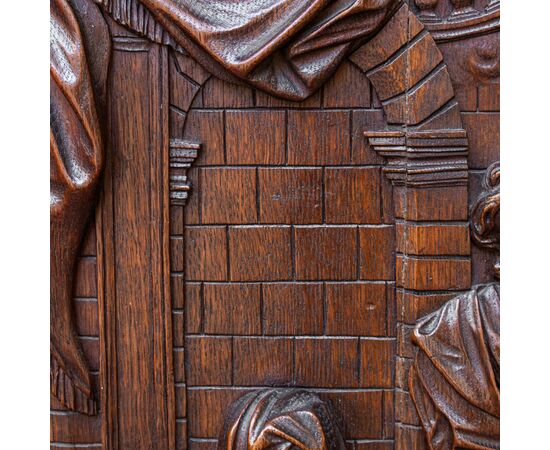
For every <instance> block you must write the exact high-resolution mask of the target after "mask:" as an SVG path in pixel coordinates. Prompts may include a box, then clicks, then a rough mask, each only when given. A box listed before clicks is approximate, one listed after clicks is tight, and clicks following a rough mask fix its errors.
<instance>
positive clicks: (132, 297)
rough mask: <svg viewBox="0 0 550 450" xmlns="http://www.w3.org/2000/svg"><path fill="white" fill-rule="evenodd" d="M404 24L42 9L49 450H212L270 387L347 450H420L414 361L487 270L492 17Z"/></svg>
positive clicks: (116, 1)
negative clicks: (321, 420) (48, 31)
mask: <svg viewBox="0 0 550 450" xmlns="http://www.w3.org/2000/svg"><path fill="white" fill-rule="evenodd" d="M94 3H97V5H98V6H96V5H95V4H94ZM176 3H177V4H176ZM411 3H413V4H412V5H411V9H409V7H408V6H407V5H403V4H401V2H399V1H389V0H382V1H371V0H369V1H367V2H353V1H352V2H346V1H340V0H338V1H336V2H334V3H332V4H331V5H330V6H327V5H325V2H322V1H318V2H317V1H316V2H301V1H299V0H296V1H294V2H271V1H269V2H268V1H265V2H263V3H262V2H250V4H247V5H243V6H242V7H239V8H238V9H236V10H235V9H231V8H232V7H231V6H229V5H231V4H232V2H225V1H217V2H213V3H209V7H205V5H203V4H202V3H201V2H187V1H184V2H173V1H171V0H142V1H138V0H111V1H107V0H98V1H95V2H94V1H90V0H56V2H52V17H54V21H53V23H54V31H56V32H57V35H56V34H55V33H54V36H58V38H57V41H58V42H57V43H56V41H55V40H54V44H55V45H57V46H58V47H57V49H56V47H55V46H54V49H53V50H52V52H53V53H52V55H53V57H52V61H53V63H52V77H53V78H52V79H53V80H55V79H56V78H55V73H56V70H57V71H58V72H59V73H62V74H63V76H62V77H61V78H59V79H58V81H57V85H58V86H61V92H63V95H57V96H56V92H57V91H56V90H53V91H52V92H53V94H52V105H53V106H52V136H53V138H54V140H53V143H54V144H52V145H53V146H52V155H53V156H52V201H53V203H52V226H51V228H52V236H61V237H62V238H61V239H57V240H56V239H53V238H52V281H53V283H52V293H51V302H52V318H53V319H54V320H53V321H52V352H53V353H52V355H53V359H52V393H53V394H54V395H56V396H57V398H55V397H53V398H52V448H56V449H57V448H64V447H66V446H67V445H71V444H75V445H81V446H94V447H100V446H101V447H103V448H106V449H116V448H118V449H125V448H159V449H167V448H171V449H172V448H173V449H176V448H177V449H181V448H188V447H191V448H193V447H197V448H199V447H200V448H201V449H202V448H210V449H213V448H214V447H216V446H217V445H222V444H223V439H222V440H220V437H221V436H223V433H222V434H220V433H221V432H222V429H223V423H224V420H225V419H226V418H227V417H228V411H229V410H230V406H231V404H232V403H233V402H234V401H235V400H237V399H238V398H242V397H243V396H246V395H247V394H249V397H246V398H252V397H253V396H254V394H253V393H254V392H256V391H260V392H265V391H262V389H264V388H266V387H272V386H276V387H278V388H283V389H282V390H276V392H280V393H279V394H273V395H275V397H280V398H283V397H284V402H283V401H280V402H279V403H278V404H279V405H280V406H279V407H278V408H279V410H280V411H283V410H284V406H283V404H284V403H285V402H287V401H290V403H291V404H293V402H292V395H294V394H293V392H295V391H293V390H292V389H294V388H297V387H299V388H301V389H303V390H304V392H306V393H307V394H304V395H306V396H311V398H318V399H320V400H319V402H321V404H327V405H329V410H330V413H331V415H333V417H334V420H335V421H336V422H337V423H338V428H339V429H341V435H342V439H343V440H344V441H345V443H346V446H350V447H353V448H357V450H362V449H361V448H364V449H365V450H373V449H379V450H389V449H393V448H395V449H417V450H419V449H424V448H431V447H429V446H430V445H434V442H435V441H433V439H432V440H430V439H431V437H433V436H434V435H435V434H437V433H435V431H434V430H436V431H439V430H440V429H441V428H430V427H429V426H426V422H425V421H426V420H428V422H429V423H432V422H430V420H431V419H429V417H430V411H432V410H433V408H434V406H433V405H434V404H431V403H430V402H429V401H426V400H424V401H423V403H422V405H424V406H426V405H428V406H429V408H428V407H426V408H427V409H426V408H424V410H421V409H419V410H418V411H419V412H420V414H418V412H417V409H416V408H415V406H414V404H413V402H412V399H411V396H410V394H409V391H410V388H409V383H408V374H409V367H410V366H411V365H412V364H413V358H414V354H415V346H414V345H413V343H412V342H411V337H412V336H413V335H414V326H415V325H414V324H415V322H416V320H417V319H418V318H420V317H422V316H424V315H425V314H427V313H430V312H432V311H435V310H437V308H438V307H440V306H442V305H444V304H445V302H446V301H448V300H449V299H450V298H452V297H454V296H456V295H457V294H460V293H461V292H464V291H465V290H467V289H469V288H470V286H471V285H472V284H478V283H484V282H488V281H491V279H492V278H493V273H494V270H493V266H495V265H497V266H498V255H497V253H496V252H495V251H494V248H495V245H494V244H493V246H492V247H493V249H491V250H486V249H483V248H481V247H479V246H476V245H473V246H471V245H470V239H469V224H468V211H469V210H470V211H471V212H475V213H474V214H475V215H476V217H478V219H477V221H473V222H472V227H473V228H474V229H475V230H477V234H476V233H474V234H473V238H474V240H476V242H480V241H485V242H488V241H492V242H494V233H495V231H494V230H495V229H497V228H498V220H495V217H496V216H495V214H493V213H494V211H495V208H494V207H493V205H494V199H495V195H497V193H495V192H493V193H492V194H491V195H492V197H491V198H492V199H493V200H492V203H491V201H489V203H484V201H483V198H482V197H483V195H482V190H484V189H487V187H491V189H493V191H494V188H495V184H494V183H495V177H494V175H493V176H492V177H491V176H489V177H488V178H487V179H485V180H484V177H485V168H487V167H488V166H489V165H490V164H491V163H493V162H494V161H496V160H497V159H498V109H499V102H498V98H499V70H500V66H499V55H498V51H499V48H498V17H499V9H498V2H495V1H486V0H475V1H471V2H459V1H456V2H455V1H450V0H449V1H446V0H440V1H439V2H427V1H422V2H420V1H417V2H411ZM266 6H269V7H268V8H267V9H262V8H264V7H266ZM59 11H61V12H63V14H64V15H63V14H61V13H60V12H59ZM282 11H284V13H281V12H282ZM232 14H234V16H232ZM72 16H74V17H73V19H71V20H72V22H71V20H69V19H67V18H66V17H69V18H70V17H72ZM105 20H106V21H107V23H108V27H109V31H108V32H107V29H106V27H105ZM71 24H72V25H71ZM230 24H231V26H229V25H230ZM205 25H207V26H205ZM71 26H72V28H71ZM55 27H58V28H55ZM67 27H68V28H67ZM235 30H238V31H239V32H238V33H237V32H236V31H235ZM66 36H70V37H71V39H72V41H71V40H69V41H67V40H66V38H65V37H66ZM111 46H112V48H113V52H112V56H110V55H111V52H110V47H111ZM73 54H74V55H77V56H74V57H73V56H71V55H73ZM78 55H80V56H78ZM69 56H70V57H69ZM79 58H80V59H79ZM65 60H68V61H73V62H71V63H70V64H68V63H66V62H65ZM108 66H109V67H108ZM67 67H72V74H71V71H70V70H66V69H67ZM77 67H78V68H79V69H78V70H76V68H77ZM107 67H108V69H109V78H108V80H107V79H106V74H107ZM86 79H89V80H91V81H85V80H86ZM59 80H60V81H59ZM73 80H80V81H77V82H76V84H75V83H73ZM82 80H84V81H82ZM71 83H73V84H71ZM82 86H84V88H83V87H82ZM71 90H72V91H71ZM71 92H76V93H77V95H76V96H75V94H72V93H71ZM78 95H80V97H78ZM71 96H72V97H71ZM65 99H69V103H68V104H69V105H72V106H71V107H67V106H66V105H67V100H65ZM75 99H76V100H75ZM107 99H108V102H107ZM289 99H293V100H299V101H293V100H289ZM86 105H88V106H86ZM72 111H76V114H75V113H74V112H72ZM74 117H76V119H73V118H74ZM71 120H72V122H71ZM79 122H80V123H83V124H84V130H85V131H84V132H82V131H78V130H79V126H76V125H73V123H74V124H78V123H79ZM87 123H92V124H95V125H93V127H90V126H89V125H86V124H87ZM63 126H65V130H66V131H65V130H64V129H63ZM94 127H95V128H94ZM94 129H95V130H96V131H95V132H92V133H90V131H89V130H94ZM80 130H82V129H81V128H80ZM79 133H81V135H80V136H79ZM82 136H83V137H82ZM90 137H91V138H92V139H91V140H90ZM94 139H96V141H97V142H96V143H95V144H87V143H86V142H87V140H88V141H89V142H92V143H93V142H94V141H93V140H94ZM103 142H104V143H105V144H103ZM103 146H105V151H104V150H103ZM104 153H106V154H107V159H106V161H107V163H106V171H105V174H103V178H104V187H103V191H102V199H101V201H100V205H99V208H98V211H97V212H96V215H95V219H94V221H95V226H94V224H92V226H91V227H88V228H89V230H91V231H88V232H86V233H85V229H86V225H87V223H88V222H89V217H90V216H91V215H93V214H91V212H92V211H93V207H94V198H95V192H96V191H97V186H98V184H97V183H98V181H99V180H100V179H101V177H100V174H101V167H102V165H103V162H102V160H103V155H104ZM67 155H71V157H70V158H69V157H67ZM83 157H84V159H82V158H83ZM79 158H80V159H79ZM86 158H88V159H90V158H91V161H94V162H93V164H92V166H89V165H88V166H86V164H88V163H87V160H86ZM54 163H55V164H54ZM79 164H80V166H79ZM83 164H84V165H83ZM59 167H60V168H63V170H64V172H63V171H61V170H54V168H59ZM82 167H84V168H85V169H86V168H87V167H88V168H87V169H86V170H82ZM75 169H76V172H75ZM71 170H73V173H77V175H82V174H85V175H86V176H87V177H88V178H89V180H90V182H89V183H84V184H79V183H78V182H76V183H75V182H73V183H72V184H71V183H69V182H68V181H67V180H69V181H70V179H71V178H70V175H71ZM494 170H495V169H493V171H492V173H493V174H494ZM62 173H66V174H68V176H65V177H64V178H63V177H60V176H59V175H58V174H62ZM74 179H75V178H74V177H73V181H74ZM59 180H61V182H60V181H59ZM77 181H78V180H77ZM487 183H489V184H487ZM491 183H492V184H491ZM67 186H68V187H67ZM67 189H69V190H68V191H67ZM59 192H70V193H71V195H70V196H65V197H62V196H61V195H59ZM73 199H74V200H73ZM61 200H62V201H61ZM63 227H65V228H63ZM476 227H477V228H476ZM495 227H496V228H495ZM64 229H65V230H67V229H69V230H70V232H69V235H70V236H71V239H72V240H71V241H67V242H72V244H71V245H69V246H68V247H66V248H64V251H65V252H66V254H67V255H68V256H67V257H61V253H60V250H59V249H60V248H61V243H60V242H61V240H63V242H65V240H64V238H65V236H66V235H67V231H63V230H64ZM96 230H97V231H96ZM85 234H87V236H86V237H85ZM83 237H85V239H83ZM81 242H83V243H81ZM96 247H97V248H96ZM470 255H471V256H470ZM464 295H466V294H464ZM497 322H498V321H497ZM67 337H68V338H67ZM56 342H62V343H63V345H65V347H62V344H57V347H59V348H62V351H61V353H62V354H63V356H61V355H60V352H58V351H57V350H56V348H57V347H56V344H55V343H56ZM65 343H67V344H65ZM56 352H57V353H56ZM56 355H58V357H57V359H56V358H55V356H56ZM59 361H61V363H62V364H65V367H76V370H74V371H73V369H68V371H69V372H71V371H72V372H73V375H72V377H71V378H69V379H71V380H73V379H74V380H77V385H78V386H81V390H80V391H79V392H83V393H84V397H78V395H77V396H75V391H74V389H73V387H72V385H71V384H66V383H64V380H65V379H66V377H63V376H62V375H60V374H64V373H66V372H67V369H65V371H60V370H59V368H60V367H63V366H62V365H60V364H59ZM67 364H69V365H67ZM60 377H61V378H60ZM451 385H452V386H457V385H456V384H452V383H451ZM67 386H68V387H67ZM415 386H416V385H415ZM286 389H288V390H286ZM458 389H460V388H458ZM489 391H490V390H487V392H489ZM419 392H421V390H420V391H419ZM422 395H423V397H421V396H420V395H417V397H416V398H417V399H418V398H423V399H425V398H430V397H429V395H428V397H425V394H424V393H422ZM315 401H317V400H315ZM432 401H433V400H432ZM298 404H300V402H298ZM419 404H420V403H419ZM417 406H418V405H417ZM430 408H432V409H430ZM435 408H436V409H438V408H439V409H438V410H439V411H445V408H443V407H440V405H439V404H437V402H436V403H435ZM70 409H73V410H76V411H80V412H84V413H88V414H90V413H95V412H96V411H98V412H99V414H98V415H96V416H87V415H82V414H79V413H73V412H70V411H68V410H70ZM305 409H307V408H305ZM265 411H266V412H265V414H267V415H265V414H264V413H263V412H262V413H260V415H259V416H257V417H267V416H268V415H269V414H270V413H269V412H268V411H270V409H269V408H268V409H266V410H265ZM426 411H428V412H426ZM461 411H466V415H465V416H464V417H467V418H471V417H472V415H471V414H474V413H473V412H472V411H474V409H472V410H471V411H470V410H468V408H466V409H464V408H463V409H462V410H461ZM282 415H283V416H284V417H286V416H285V415H284V414H282ZM275 416H277V414H275ZM439 417H444V414H440V416H439ZM427 418H428V419H427ZM285 420H286V419H283V421H285ZM468 420H469V419H468ZM468 420H466V419H465V420H464V421H463V423H462V424H461V425H464V426H466V428H467V425H468V423H467V422H468ZM443 422H444V420H442V419H441V420H439V422H438V423H443ZM307 423H309V424H313V423H315V420H313V422H312V421H308V422H307ZM302 425H304V424H302ZM242 426H243V427H245V428H246V426H247V425H242ZM452 426H454V424H452ZM452 426H451V428H452ZM245 428H242V429H243V430H245ZM275 428H276V427H275ZM306 428H307V426H306ZM270 429H271V428H270ZM447 429H448V428H447ZM430 430H431V431H430ZM287 431H288V430H287ZM426 431H427V432H428V434H426V433H425V432H426ZM243 432H244V431H243ZM430 432H431V433H432V434H431V435H430ZM434 433H435V434H434ZM275 434H276V435H277V436H280V433H279V434H277V432H276V433H275ZM268 435H270V436H271V434H270V433H268ZM286 436H287V438H288V437H289V436H293V435H292V434H287V435H286ZM315 436H316V438H317V437H318V434H315ZM425 436H428V439H426V437H425ZM430 436H431V437H430ZM491 436H492V437H491V439H493V440H492V444H491V445H493V447H494V446H495V445H496V446H498V435H495V433H494V432H493V433H492V435H491ZM294 437H295V436H294ZM292 439H293V438H291V440H292ZM314 441H315V439H314V440H313V441H311V444H312V445H314V444H313V442H314ZM262 442H264V440H262ZM266 442H267V441H266ZM285 442H288V441H285V439H283V440H282V441H279V440H277V442H276V443H274V444H275V445H283V446H284V445H287V444H285ZM292 442H293V443H294V444H297V445H298V446H300V445H302V446H303V448H306V447H308V448H311V445H309V444H305V443H303V442H302V444H299V443H298V442H297V441H292ZM315 442H316V444H315V445H317V444H319V442H321V441H318V440H317V441H315ZM448 442H450V441H448ZM452 442H453V444H449V445H447V446H445V444H443V446H442V447H441V448H452V445H455V444H456V443H457V442H459V441H457V440H454V441H452ZM465 442H466V441H465V440H462V441H460V444H461V445H466V444H465ZM325 444H326V442H325ZM336 446H338V445H336ZM493 447H489V448H493ZM438 448H439V447H438Z"/></svg>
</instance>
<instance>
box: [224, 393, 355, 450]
mask: <svg viewBox="0 0 550 450" xmlns="http://www.w3.org/2000/svg"><path fill="white" fill-rule="evenodd" d="M274 448H279V449H285V448H298V449H301V450H345V448H346V445H345V442H344V439H343V437H342V433H341V432H340V430H339V428H338V425H337V423H336V422H335V420H334V418H333V416H332V411H331V410H330V408H329V406H328V405H327V404H326V403H325V402H323V401H322V400H321V399H320V398H319V397H318V396H317V395H316V394H314V393H312V392H308V391H304V390H295V389H266V390H261V391H258V392H252V393H250V394H247V395H245V396H244V397H241V398H240V399H238V400H237V401H236V402H235V403H234V404H233V406H232V407H231V410H230V412H229V414H228V416H227V418H226V420H225V424H224V429H223V431H222V434H221V436H220V440H219V444H218V449H219V450H268V449H274Z"/></svg>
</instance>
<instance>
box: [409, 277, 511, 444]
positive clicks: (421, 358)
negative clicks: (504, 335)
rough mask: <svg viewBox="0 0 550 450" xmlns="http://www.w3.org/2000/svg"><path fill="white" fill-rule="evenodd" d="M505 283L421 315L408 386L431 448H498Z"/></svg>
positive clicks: (453, 300) (416, 328)
mask: <svg viewBox="0 0 550 450" xmlns="http://www.w3.org/2000/svg"><path fill="white" fill-rule="evenodd" d="M499 321H500V287H499V286H498V285H497V284H494V285H489V286H485V287H481V288H477V289H473V290H472V291H470V292H468V293H467V294H464V295H461V296H458V297H456V298H454V299H452V300H450V301H449V302H447V303H446V304H445V305H444V306H443V307H442V308H441V309H439V310H438V311H436V312H434V313H432V314H430V315H428V316H426V317H424V318H423V319H421V320H420V321H419V322H418V323H417V325H416V327H415V329H414V334H413V342H414V343H415V344H416V345H418V347H419V351H418V353H417V356H416V360H415V362H414V364H413V366H412V368H411V371H410V378H409V387H410V392H411V395H412V397H413V400H414V402H415V405H416V409H417V411H418V414H419V416H420V421H421V423H422V426H423V428H424V430H425V431H426V435H427V437H428V442H429V445H430V448H431V449H434V450H448V449H455V448H468V449H496V448H499V436H500V431H499V426H500V375H499V370H500V325H499Z"/></svg>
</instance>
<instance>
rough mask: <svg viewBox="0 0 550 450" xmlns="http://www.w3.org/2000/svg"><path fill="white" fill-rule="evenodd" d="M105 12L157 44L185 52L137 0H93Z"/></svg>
mask: <svg viewBox="0 0 550 450" xmlns="http://www.w3.org/2000/svg"><path fill="white" fill-rule="evenodd" d="M94 1H95V2H96V3H97V4H98V5H101V6H102V8H103V9H104V10H105V12H106V13H107V14H109V16H110V17H111V18H112V19H113V20H114V21H115V22H117V23H119V24H120V25H124V26H126V27H128V28H130V29H131V30H132V31H135V32H136V33H137V34H139V35H141V36H144V37H146V38H147V39H149V40H151V41H152V42H155V43H157V44H163V45H168V46H170V47H172V48H173V49H174V50H176V51H178V52H180V53H183V54H187V52H186V51H185V50H184V49H183V48H182V47H181V46H180V45H178V44H177V43H176V41H174V39H172V37H171V36H170V35H169V34H168V33H167V32H166V30H165V29H164V28H163V27H162V26H161V25H160V24H159V23H158V22H157V21H156V20H155V18H154V17H153V16H152V15H151V13H150V12H149V10H148V9H147V8H145V7H144V6H143V5H142V4H141V2H140V1H139V0H94Z"/></svg>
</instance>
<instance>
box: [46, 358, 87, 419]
mask: <svg viewBox="0 0 550 450" xmlns="http://www.w3.org/2000/svg"><path fill="white" fill-rule="evenodd" d="M50 389H51V392H52V394H53V395H54V396H55V397H56V398H57V399H58V400H59V401H60V402H61V403H62V404H63V406H65V407H67V408H69V409H70V410H72V411H76V412H80V413H83V414H88V415H94V414H97V404H96V402H95V400H94V399H93V398H92V393H91V392H84V391H82V390H81V389H80V388H79V387H78V386H76V385H75V384H74V383H73V381H72V380H71V377H70V376H69V375H67V373H66V372H65V370H63V367H61V366H60V365H59V363H58V361H57V359H56V358H55V356H54V355H53V354H52V355H51V356H50Z"/></svg>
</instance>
